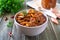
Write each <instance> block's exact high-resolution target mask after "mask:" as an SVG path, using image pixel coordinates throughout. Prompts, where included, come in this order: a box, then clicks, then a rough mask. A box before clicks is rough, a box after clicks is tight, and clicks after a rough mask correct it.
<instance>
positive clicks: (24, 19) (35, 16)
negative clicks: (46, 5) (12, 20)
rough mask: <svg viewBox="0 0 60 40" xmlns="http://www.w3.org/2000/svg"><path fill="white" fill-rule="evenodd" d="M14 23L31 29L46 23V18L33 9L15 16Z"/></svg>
mask: <svg viewBox="0 0 60 40" xmlns="http://www.w3.org/2000/svg"><path fill="white" fill-rule="evenodd" d="M24 13H25V14H26V16H25V14H24ZM16 21H17V22H18V23H19V24H21V25H23V26H27V27H33V26H39V25H41V24H43V23H44V22H45V21H46V17H45V16H44V15H43V14H42V13H41V12H38V11H36V10H34V9H29V10H28V13H27V12H24V11H22V12H21V13H19V14H17V16H16Z"/></svg>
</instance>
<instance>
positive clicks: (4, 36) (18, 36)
mask: <svg viewBox="0 0 60 40" xmlns="http://www.w3.org/2000/svg"><path fill="white" fill-rule="evenodd" d="M57 8H58V9H60V5H57ZM11 16H12V15H10V14H9V15H5V16H4V17H3V19H2V21H1V22H0V40H60V20H58V21H59V24H58V25H56V24H54V23H52V22H51V20H50V18H49V22H48V26H47V28H46V29H45V31H44V32H42V33H41V34H39V35H37V36H26V35H24V34H22V33H20V31H19V30H18V29H17V28H16V26H15V25H13V29H12V33H13V36H12V37H9V35H8V33H9V32H10V31H11V28H8V27H7V23H8V22H9V20H11V18H10V17H11ZM5 17H8V18H9V20H7V21H5V20H4V19H5ZM11 21H13V20H11Z"/></svg>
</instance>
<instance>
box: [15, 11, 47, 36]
mask: <svg viewBox="0 0 60 40" xmlns="http://www.w3.org/2000/svg"><path fill="white" fill-rule="evenodd" d="M18 13H19V12H18ZM18 13H16V15H17V14H18ZM16 15H15V17H16ZM43 15H44V16H45V17H46V21H45V23H43V24H42V25H40V26H37V27H25V26H23V25H20V24H19V23H18V22H16V19H15V17H14V24H15V25H16V27H17V28H18V29H20V30H21V31H22V33H24V34H25V35H28V36H36V35H38V34H40V33H42V32H43V31H44V30H45V29H46V27H47V25H48V17H47V15H46V14H43Z"/></svg>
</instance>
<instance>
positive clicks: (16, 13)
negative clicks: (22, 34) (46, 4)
mask: <svg viewBox="0 0 60 40" xmlns="http://www.w3.org/2000/svg"><path fill="white" fill-rule="evenodd" d="M27 10H28V9H27ZM22 11H24V10H21V11H19V12H17V13H16V14H15V16H14V22H16V23H17V24H18V25H19V26H21V27H24V28H39V27H42V26H43V25H44V24H46V23H47V22H48V17H47V15H46V14H45V13H44V12H41V13H43V15H44V16H45V17H46V21H45V22H44V23H43V24H41V25H38V26H35V27H27V26H23V25H21V24H19V23H18V22H17V21H16V15H17V14H19V13H20V12H22Z"/></svg>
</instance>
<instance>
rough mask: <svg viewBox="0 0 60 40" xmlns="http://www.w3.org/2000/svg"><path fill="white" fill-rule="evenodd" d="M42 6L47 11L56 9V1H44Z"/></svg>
mask: <svg viewBox="0 0 60 40" xmlns="http://www.w3.org/2000/svg"><path fill="white" fill-rule="evenodd" d="M41 5H42V7H43V8H45V9H50V8H55V6H56V0H42V1H41Z"/></svg>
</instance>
